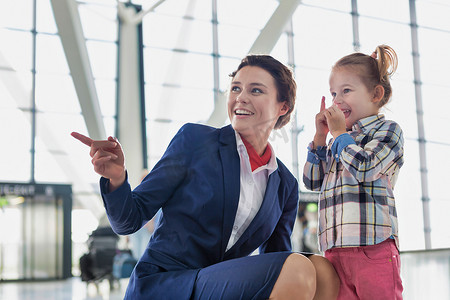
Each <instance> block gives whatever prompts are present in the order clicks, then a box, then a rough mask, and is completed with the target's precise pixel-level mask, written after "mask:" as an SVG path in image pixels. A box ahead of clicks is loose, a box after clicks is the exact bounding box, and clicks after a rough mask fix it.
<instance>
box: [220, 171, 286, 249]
mask: <svg viewBox="0 0 450 300" xmlns="http://www.w3.org/2000/svg"><path fill="white" fill-rule="evenodd" d="M280 180H281V179H280V174H279V171H278V170H276V171H275V172H273V173H272V174H271V175H270V176H269V180H268V181H267V187H266V192H265V194H264V198H263V202H262V204H261V208H260V209H259V211H258V213H257V214H256V216H255V218H254V219H253V221H252V222H251V223H250V225H249V226H248V228H247V229H246V230H245V231H244V233H243V234H242V236H241V237H240V238H239V240H238V241H237V242H236V244H234V245H233V247H232V248H231V249H230V250H229V251H228V252H229V253H228V252H227V256H229V255H231V253H233V251H234V250H235V249H240V248H241V246H242V244H246V243H247V242H248V240H249V239H253V238H254V237H259V235H258V234H257V231H258V229H259V228H260V227H261V226H262V225H264V224H267V223H268V222H273V220H278V219H279V217H280V215H281V210H280V208H279V207H280V205H279V201H280V199H279V198H278V187H279V186H280ZM276 222H278V221H276ZM276 222H275V224H273V227H274V228H275V225H276ZM227 241H228V240H227ZM253 242H254V243H258V244H261V243H263V242H264V241H263V240H260V241H256V240H255V241H253ZM250 244H252V246H253V247H254V245H253V243H250ZM244 251H245V250H244Z"/></svg>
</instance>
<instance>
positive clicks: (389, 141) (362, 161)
mask: <svg viewBox="0 0 450 300" xmlns="http://www.w3.org/2000/svg"><path fill="white" fill-rule="evenodd" d="M345 139H346V137H345V135H342V136H339V137H338V138H337V139H336V140H335V141H334V143H333V146H332V148H331V150H332V153H333V155H337V157H338V160H339V161H340V162H341V163H342V165H343V166H344V168H345V169H347V170H348V172H350V174H351V175H352V176H354V177H355V178H356V179H357V180H358V181H359V182H364V181H374V180H376V179H378V178H380V177H381V176H383V175H393V174H394V173H395V172H394V171H396V170H397V169H398V168H400V167H401V166H402V165H403V133H402V130H401V128H400V126H399V125H398V124H397V123H395V122H385V123H384V124H383V125H382V126H381V127H380V128H379V129H378V130H377V131H376V132H375V134H374V135H373V138H372V140H371V141H369V142H368V143H367V144H365V145H364V146H363V148H362V147H360V146H358V145H356V144H354V143H350V144H347V145H345V146H344V147H342V145H340V143H345ZM340 148H341V151H339V149H340Z"/></svg>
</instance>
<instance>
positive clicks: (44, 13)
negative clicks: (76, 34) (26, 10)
mask: <svg viewBox="0 0 450 300" xmlns="http://www.w3.org/2000/svg"><path fill="white" fill-rule="evenodd" d="M36 9H37V13H36V16H37V18H36V30H37V31H39V32H45V33H51V34H57V33H58V29H57V28H56V23H55V17H54V15H53V7H52V4H51V3H50V0H39V1H36Z"/></svg>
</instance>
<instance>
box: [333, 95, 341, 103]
mask: <svg viewBox="0 0 450 300" xmlns="http://www.w3.org/2000/svg"><path fill="white" fill-rule="evenodd" d="M333 103H334V104H339V103H342V99H341V97H339V96H335V97H334V98H333Z"/></svg>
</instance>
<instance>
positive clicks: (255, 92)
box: [252, 88, 263, 94]
mask: <svg viewBox="0 0 450 300" xmlns="http://www.w3.org/2000/svg"><path fill="white" fill-rule="evenodd" d="M252 93H254V94H262V93H263V91H262V90H261V89H258V88H254V89H252Z"/></svg>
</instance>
